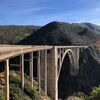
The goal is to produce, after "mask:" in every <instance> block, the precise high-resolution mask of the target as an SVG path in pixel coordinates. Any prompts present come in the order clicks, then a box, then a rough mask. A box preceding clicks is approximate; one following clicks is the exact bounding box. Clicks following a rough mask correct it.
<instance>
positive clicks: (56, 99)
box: [53, 46, 58, 100]
mask: <svg viewBox="0 0 100 100" xmlns="http://www.w3.org/2000/svg"><path fill="white" fill-rule="evenodd" d="M57 59H58V50H57V48H56V46H55V47H54V58H53V61H54V71H55V76H54V79H55V82H54V83H55V85H54V86H55V94H54V95H55V97H54V98H55V100H58V70H57V69H58V62H57Z"/></svg>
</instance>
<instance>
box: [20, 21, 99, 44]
mask: <svg viewBox="0 0 100 100" xmlns="http://www.w3.org/2000/svg"><path fill="white" fill-rule="evenodd" d="M99 39H100V34H98V33H96V32H94V31H91V30H89V29H88V28H84V27H81V26H79V25H75V24H69V23H61V22H52V23H49V24H47V25H45V26H43V27H41V28H40V29H39V30H37V31H36V32H34V34H32V35H30V36H28V37H27V38H25V39H24V40H22V41H21V42H20V44H35V45H37V44H39V45H40V44H41V45H87V44H91V43H95V42H96V41H98V40H99Z"/></svg>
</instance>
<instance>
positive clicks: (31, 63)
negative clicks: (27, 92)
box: [30, 52, 33, 87]
mask: <svg viewBox="0 0 100 100" xmlns="http://www.w3.org/2000/svg"><path fill="white" fill-rule="evenodd" d="M30 78H31V85H32V87H33V52H31V53H30Z"/></svg>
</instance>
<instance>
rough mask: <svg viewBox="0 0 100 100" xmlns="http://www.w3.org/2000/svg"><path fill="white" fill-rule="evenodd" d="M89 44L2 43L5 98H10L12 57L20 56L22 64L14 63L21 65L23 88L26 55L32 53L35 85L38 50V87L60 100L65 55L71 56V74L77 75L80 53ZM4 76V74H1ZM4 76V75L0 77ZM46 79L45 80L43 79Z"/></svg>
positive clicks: (1, 53)
mask: <svg viewBox="0 0 100 100" xmlns="http://www.w3.org/2000/svg"><path fill="white" fill-rule="evenodd" d="M87 47H88V46H47V45H43V46H39V45H38V46H36V45H34V46H33V45H0V62H2V61H4V62H5V64H4V67H5V69H4V79H5V91H4V92H5V100H9V98H10V97H9V69H10V66H11V64H10V62H9V60H10V59H11V58H14V57H17V56H19V57H20V59H19V61H20V64H17V65H16V64H12V65H15V66H19V67H20V78H21V81H22V89H23V88H24V61H25V58H24V55H25V54H30V58H29V59H28V61H29V63H30V65H29V69H30V70H29V75H30V78H31V84H32V86H33V78H34V77H33V64H34V61H33V58H34V56H33V53H34V52H37V54H38V55H37V57H36V58H37V70H38V72H37V81H38V88H39V91H41V88H42V89H43V90H44V91H45V93H46V94H47V95H49V96H50V97H51V98H53V100H58V79H59V75H60V71H61V67H62V64H63V60H64V58H65V55H66V54H67V53H68V55H69V58H70V63H71V66H70V74H71V75H76V74H77V72H78V69H79V65H78V63H79V53H80V51H81V49H86V48H87ZM1 76H2V75H1ZM0 78H2V77H0ZM41 79H44V80H41Z"/></svg>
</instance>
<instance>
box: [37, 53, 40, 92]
mask: <svg viewBox="0 0 100 100" xmlns="http://www.w3.org/2000/svg"><path fill="white" fill-rule="evenodd" d="M37 67H38V68H37V69H38V70H37V73H38V76H37V79H38V86H39V92H40V90H41V78H40V51H38V65H37Z"/></svg>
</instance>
